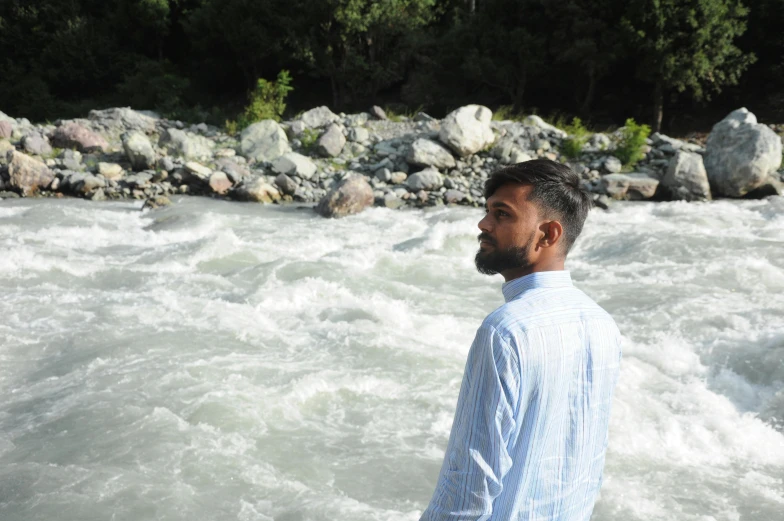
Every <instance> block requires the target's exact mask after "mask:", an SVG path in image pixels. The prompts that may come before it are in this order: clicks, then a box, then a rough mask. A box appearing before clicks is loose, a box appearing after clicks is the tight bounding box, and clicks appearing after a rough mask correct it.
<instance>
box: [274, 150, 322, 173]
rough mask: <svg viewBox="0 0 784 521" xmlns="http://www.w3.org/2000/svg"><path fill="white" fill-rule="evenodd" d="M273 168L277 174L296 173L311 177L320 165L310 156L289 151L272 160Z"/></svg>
mask: <svg viewBox="0 0 784 521" xmlns="http://www.w3.org/2000/svg"><path fill="white" fill-rule="evenodd" d="M272 170H273V171H274V172H275V173H277V174H286V175H295V176H297V177H300V178H301V179H311V178H312V177H313V174H315V173H316V171H317V170H318V167H317V166H316V163H314V162H313V161H312V160H311V159H310V158H309V157H308V156H303V155H302V154H298V153H296V152H287V153H285V154H283V155H282V156H280V157H279V158H277V159H276V160H275V161H273V162H272Z"/></svg>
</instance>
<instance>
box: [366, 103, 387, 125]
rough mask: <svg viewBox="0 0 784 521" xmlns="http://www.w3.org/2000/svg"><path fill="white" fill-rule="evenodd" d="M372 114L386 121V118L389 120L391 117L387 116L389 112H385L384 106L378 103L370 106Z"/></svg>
mask: <svg viewBox="0 0 784 521" xmlns="http://www.w3.org/2000/svg"><path fill="white" fill-rule="evenodd" d="M370 114H371V115H372V116H373V117H374V118H376V119H381V120H384V121H386V120H388V119H389V118H387V113H386V112H384V109H382V108H381V107H379V106H378V105H373V106H372V107H371V108H370Z"/></svg>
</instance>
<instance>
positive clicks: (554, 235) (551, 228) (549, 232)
mask: <svg viewBox="0 0 784 521" xmlns="http://www.w3.org/2000/svg"><path fill="white" fill-rule="evenodd" d="M539 231H540V232H542V238H541V239H539V245H540V246H541V247H543V248H549V247H551V246H555V245H556V244H558V243H559V242H560V241H561V237H563V226H562V225H561V223H560V222H558V221H546V222H543V223H542V224H540V225H539Z"/></svg>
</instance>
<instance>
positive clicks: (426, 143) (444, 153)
mask: <svg viewBox="0 0 784 521" xmlns="http://www.w3.org/2000/svg"><path fill="white" fill-rule="evenodd" d="M406 161H408V162H409V163H410V164H412V165H416V166H434V167H436V168H454V167H455V158H454V156H452V153H451V152H450V151H449V150H447V149H446V148H445V147H444V146H443V145H441V144H440V143H436V142H435V141H431V140H429V139H423V138H419V139H417V140H415V141H414V142H413V143H411V147H410V148H409V149H408V154H407V155H406Z"/></svg>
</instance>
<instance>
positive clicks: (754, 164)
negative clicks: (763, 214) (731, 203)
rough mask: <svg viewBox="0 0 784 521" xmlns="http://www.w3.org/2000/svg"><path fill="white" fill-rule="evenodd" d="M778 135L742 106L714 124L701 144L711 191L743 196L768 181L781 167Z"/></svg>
mask: <svg viewBox="0 0 784 521" xmlns="http://www.w3.org/2000/svg"><path fill="white" fill-rule="evenodd" d="M781 148H782V147H781V138H779V136H777V135H776V133H775V132H773V131H772V130H771V129H770V128H769V127H768V126H767V125H762V124H759V123H757V118H756V116H754V114H752V113H751V112H749V111H748V110H747V109H745V108H741V109H738V110H735V111H733V112H731V113H730V114H729V115H728V116H727V117H726V118H724V119H723V120H721V121H720V122H718V123H716V124H715V125H714V126H713V129H712V130H711V133H710V135H709V136H708V141H707V143H706V145H705V170H706V171H707V173H708V180H709V181H710V184H711V187H712V188H713V189H714V192H715V193H717V194H719V195H724V196H727V197H743V196H744V195H746V194H748V193H749V192H752V191H753V190H755V189H756V188H759V187H761V186H763V185H766V184H769V183H770V180H771V177H772V175H773V174H775V172H776V170H777V169H778V168H779V167H780V166H781Z"/></svg>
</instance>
